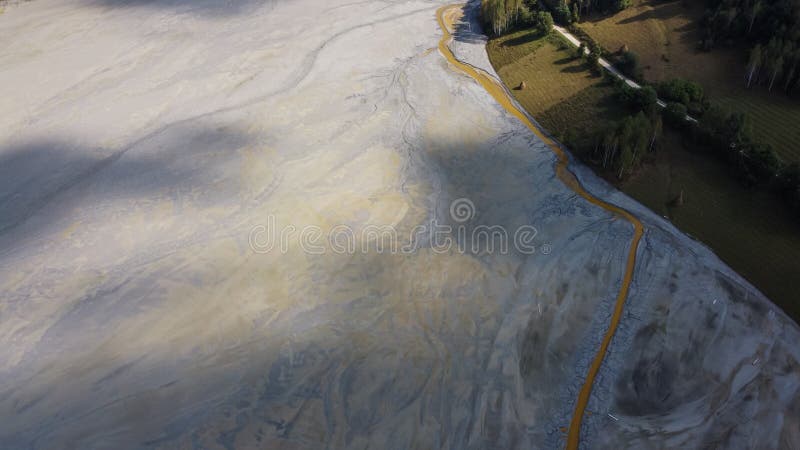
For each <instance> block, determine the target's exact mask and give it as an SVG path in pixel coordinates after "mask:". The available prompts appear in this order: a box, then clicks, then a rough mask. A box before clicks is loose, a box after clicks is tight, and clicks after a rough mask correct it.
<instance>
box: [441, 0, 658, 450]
mask: <svg viewBox="0 0 800 450" xmlns="http://www.w3.org/2000/svg"><path fill="white" fill-rule="evenodd" d="M462 7H463V5H461V4H455V5H447V6H443V7H441V8H439V9H438V10H437V11H436V18H437V20H438V21H439V26H440V27H441V28H442V39H441V40H439V51H440V52H441V53H442V55H444V57H445V58H446V59H447V61H448V62H450V64H452V65H453V66H455V67H456V68H457V69H459V70H460V71H461V72H464V73H465V74H467V75H469V76H470V77H472V78H473V79H474V80H475V81H477V82H478V83H479V84H480V85H481V86H483V88H484V89H486V91H487V92H489V94H491V96H492V97H494V99H495V100H496V101H497V102H498V103H500V104H501V105H502V106H503V107H504V108H505V109H506V110H507V111H508V112H510V113H511V114H512V115H514V117H516V118H517V119H519V120H520V121H522V123H524V124H525V125H526V126H527V127H528V128H529V129H530V130H531V131H532V132H533V133H534V134H535V135H536V136H537V137H538V138H539V139H541V140H542V141H543V142H544V143H545V144H547V145H548V146H549V147H550V148H551V149H552V150H553V152H554V153H555V154H556V157H557V162H556V175H557V176H558V178H559V179H560V180H561V181H562V182H563V183H564V184H566V185H567V187H569V188H570V189H572V190H573V191H575V193H577V194H578V195H580V196H581V197H583V198H584V199H586V201H588V202H590V203H592V204H594V205H597V206H599V207H601V208H603V209H605V210H606V211H609V212H611V213H613V214H615V215H617V216H619V217H622V218H624V219H625V220H627V221H628V222H630V223H631V225H633V230H634V232H633V239H632V240H631V245H630V249H629V250H628V259H627V263H626V266H625V274H624V276H623V278H622V285H621V286H620V290H619V293H618V294H617V299H616V302H615V304H614V313H613V315H612V316H611V321H610V323H609V325H608V329H607V330H606V333H605V335H604V336H603V341H602V343H601V344H600V348H599V349H598V351H597V354H596V355H595V357H594V359H593V360H592V363H591V365H590V366H589V370H588V373H587V374H586V380H584V383H583V386H582V387H581V390H580V392H579V393H578V399H577V401H576V402H575V410H574V412H573V414H572V420H571V422H570V424H569V430H568V432H567V449H569V450H573V449H574V450H577V448H578V444H579V443H580V432H581V422H582V421H583V415H584V412H585V411H586V405H587V404H588V403H589V396H590V395H591V393H592V386H593V385H594V380H595V378H596V377H597V373H598V372H599V371H600V366H601V365H602V364H603V359H604V358H605V356H606V353H607V352H608V347H609V346H610V344H611V339H612V338H613V337H614V333H615V332H616V331H617V327H618V326H619V322H620V320H621V318H622V310H623V308H624V307H625V300H626V299H627V298H628V291H629V290H630V287H631V280H633V272H634V268H635V266H636V249H637V248H638V247H639V241H640V240H641V238H642V235H643V234H644V225H642V222H641V221H640V220H639V219H637V218H636V216H634V215H633V214H631V213H630V212H628V211H626V210H625V209H623V208H621V207H619V206H616V205H612V204H611V203H608V202H605V201H603V200H600V199H599V198H597V197H595V196H593V195H592V194H590V193H589V192H588V191H587V190H586V189H585V188H584V187H583V185H581V183H580V181H578V179H577V178H576V177H575V175H574V174H573V173H572V172H570V171H569V156H567V154H566V152H565V151H564V150H563V149H562V148H561V147H560V146H559V145H558V144H557V143H556V142H555V141H553V140H552V139H551V138H549V137H548V136H546V135H545V134H544V133H542V131H541V130H540V129H539V128H538V127H537V126H536V125H535V124H534V123H533V121H532V120H531V119H530V118H529V117H528V116H527V114H526V113H524V112H523V111H521V110H520V109H519V108H517V106H516V105H515V104H514V102H513V101H512V100H511V96H510V95H509V93H508V90H507V89H506V88H505V87H504V86H503V85H502V84H501V83H500V82H499V81H498V80H496V79H495V78H494V77H492V76H491V75H489V74H487V73H485V72H483V71H481V70H478V69H476V68H475V67H473V66H471V65H469V64H465V63H463V62H461V61H459V60H458V59H457V58H456V57H455V55H454V54H453V52H452V51H451V50H450V47H448V44H449V43H450V40H451V39H452V34H451V33H450V26H451V25H452V23H453V21H454V19H455V18H456V14H457V13H458V12H459V11H458V8H462Z"/></svg>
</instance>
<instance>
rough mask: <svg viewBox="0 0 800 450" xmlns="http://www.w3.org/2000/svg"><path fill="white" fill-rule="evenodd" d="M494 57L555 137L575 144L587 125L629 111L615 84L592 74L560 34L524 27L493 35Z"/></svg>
mask: <svg viewBox="0 0 800 450" xmlns="http://www.w3.org/2000/svg"><path fill="white" fill-rule="evenodd" d="M487 50H488V53H489V58H490V60H491V62H492V65H493V66H494V68H495V70H496V71H497V73H498V74H499V75H500V77H501V78H502V79H503V81H504V83H505V84H506V86H510V87H512V88H513V87H516V86H519V84H520V83H521V82H522V81H525V83H526V84H527V87H526V88H525V89H523V90H512V94H513V95H514V97H515V98H516V100H517V101H518V102H519V103H520V104H521V105H522V106H523V107H524V108H525V109H526V110H527V111H528V112H529V113H530V114H531V115H533V117H534V118H535V119H536V120H537V121H538V122H539V123H540V124H541V125H542V126H543V127H544V128H545V129H547V131H548V132H550V133H551V134H552V135H553V136H555V137H556V138H558V139H559V140H561V141H562V142H565V143H574V140H577V139H580V137H581V135H586V134H587V133H586V130H590V131H592V130H595V129H598V128H600V127H604V126H605V125H606V124H608V123H610V122H611V121H615V120H618V119H620V118H621V117H622V116H623V115H624V114H625V111H624V109H623V108H621V107H620V106H619V105H618V104H617V102H616V100H615V99H614V89H613V87H612V86H610V85H609V84H607V83H606V82H605V81H604V80H603V78H602V77H600V76H597V75H594V74H592V73H590V71H589V70H588V67H587V66H586V63H585V62H584V61H583V60H581V59H577V58H575V57H574V52H573V51H572V49H571V48H570V47H568V46H567V44H565V43H564V42H563V41H561V40H559V39H558V38H556V37H552V36H551V37H548V38H542V37H541V36H538V35H537V34H536V33H534V32H531V31H522V32H517V33H512V34H509V35H506V36H502V37H500V38H497V39H493V40H491V41H490V42H489V45H488V49H487Z"/></svg>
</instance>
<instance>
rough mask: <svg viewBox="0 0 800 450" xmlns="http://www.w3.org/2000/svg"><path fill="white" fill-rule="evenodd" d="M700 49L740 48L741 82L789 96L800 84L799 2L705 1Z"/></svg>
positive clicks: (785, 0)
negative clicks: (744, 53) (743, 59)
mask: <svg viewBox="0 0 800 450" xmlns="http://www.w3.org/2000/svg"><path fill="white" fill-rule="evenodd" d="M701 26H702V30H703V38H702V42H701V46H702V47H703V49H705V50H711V49H713V48H714V47H717V46H730V45H737V44H738V45H744V46H745V47H746V48H747V49H749V58H748V61H747V65H746V67H745V69H744V77H743V78H744V82H745V83H746V85H747V86H748V87H750V86H752V85H754V84H760V85H763V86H765V87H766V88H767V89H768V90H770V91H772V90H773V89H780V90H782V91H784V92H786V93H793V92H795V91H796V89H797V85H798V81H800V1H798V0H706V12H705V15H704V17H703V20H702V23H701Z"/></svg>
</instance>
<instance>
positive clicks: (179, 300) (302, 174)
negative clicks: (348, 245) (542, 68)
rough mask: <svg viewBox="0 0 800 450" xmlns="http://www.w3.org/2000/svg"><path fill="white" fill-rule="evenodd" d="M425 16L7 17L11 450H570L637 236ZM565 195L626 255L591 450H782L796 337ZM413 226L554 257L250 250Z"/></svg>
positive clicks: (708, 260)
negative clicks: (500, 239) (341, 231)
mask: <svg viewBox="0 0 800 450" xmlns="http://www.w3.org/2000/svg"><path fill="white" fill-rule="evenodd" d="M443 4H444V2H438V1H388V0H387V1H352V0H350V1H321V0H295V1H289V0H284V1H266V0H238V1H236V0H232V1H227V2H217V1H211V0H198V1H189V0H165V1H156V0H150V1H145V0H128V1H123V0H59V1H56V0H35V1H31V2H18V3H14V2H12V3H9V4H7V6H6V8H5V10H4V12H3V14H1V15H0V36H3V39H2V40H0V90H1V91H0V448H3V449H6V448H8V449H29V448H31V449H61V448H75V449H105V448H120V449H128V448H130V449H139V448H164V449H173V448H198V449H200V448H243V449H250V448H270V449H276V448H286V449H306V448H308V449H316V448H367V447H378V448H391V449H401V448H452V449H470V448H475V449H478V448H561V447H563V445H564V437H565V436H564V434H563V433H562V432H561V431H560V428H561V427H564V426H567V425H568V424H569V421H570V418H571V414H572V409H573V407H574V403H575V399H576V397H577V391H578V389H579V388H580V386H581V383H582V381H583V379H584V376H585V374H586V369H587V366H588V364H589V361H590V360H591V358H592V357H593V356H594V354H595V352H596V351H597V348H598V346H599V343H600V339H601V337H602V335H603V333H604V331H605V329H606V327H607V326H608V319H609V316H610V313H611V309H612V307H613V303H614V299H615V296H616V293H617V291H618V289H619V283H620V277H621V276H622V273H623V269H624V265H625V257H626V252H627V248H628V244H629V242H630V238H631V234H632V229H631V227H630V225H629V224H628V223H626V222H625V221H623V220H620V219H618V218H615V217H613V216H611V215H609V214H608V213H606V212H604V211H603V210H602V209H600V208H597V207H595V206H593V205H591V204H589V203H587V202H586V201H584V200H583V199H581V198H580V197H578V196H576V195H575V194H574V193H573V192H572V191H571V190H569V189H568V188H567V187H566V186H564V185H563V184H562V183H561V182H560V181H559V180H558V179H557V178H556V177H555V174H554V171H553V165H554V155H553V153H552V152H551V150H550V149H549V148H548V147H547V146H546V145H544V143H542V142H541V141H540V140H539V139H538V138H537V137H536V136H534V135H533V134H532V133H530V131H529V130H527V129H526V128H525V127H524V126H523V125H522V124H521V123H519V122H518V121H516V120H515V119H513V118H512V117H511V116H510V115H509V114H508V113H507V112H506V111H505V110H503V109H502V108H501V107H500V105H498V104H496V103H495V102H494V101H493V100H492V98H491V97H490V96H489V95H488V94H487V93H486V92H484V91H483V90H482V89H481V87H480V86H479V85H478V84H476V83H475V82H474V81H473V80H471V79H470V78H468V77H466V76H464V75H462V74H460V73H458V72H456V71H454V70H452V68H451V67H449V66H448V64H447V63H446V62H445V60H444V59H443V57H442V56H441V55H440V54H439V53H438V51H436V46H437V43H438V40H439V38H440V36H441V31H440V30H439V27H438V24H437V22H436V17H435V12H436V9H437V8H438V7H439V6H441V5H443ZM475 6H476V4H475V3H474V2H472V3H471V4H470V6H469V7H467V8H466V11H465V12H466V18H467V20H471V21H472V23H471V24H470V23H469V22H464V23H461V24H459V26H457V27H456V30H455V41H454V42H453V44H452V48H453V50H454V52H455V54H456V56H458V57H459V58H460V59H462V60H464V61H467V62H469V63H471V64H473V65H475V66H477V67H480V68H483V69H485V70H487V71H489V72H490V73H492V71H491V67H490V66H489V63H488V60H487V58H486V54H485V51H484V44H485V38H484V37H483V36H482V35H481V34H480V30H479V27H478V26H477V25H476V24H475V22H474V15H475ZM573 170H574V171H575V172H576V173H577V175H578V176H579V178H580V179H581V181H582V182H583V184H584V185H586V186H587V188H588V189H589V190H590V191H591V192H592V193H593V194H594V195H596V196H598V197H600V198H602V199H604V200H606V201H609V202H612V203H614V204H617V205H620V206H622V207H624V208H626V209H628V210H629V211H631V212H633V213H635V214H636V215H637V216H638V217H639V218H640V219H641V220H642V221H643V222H644V223H645V225H646V227H647V232H646V234H645V237H644V239H643V240H642V243H641V245H640V248H639V254H638V259H637V261H638V263H637V267H636V274H635V277H634V283H633V285H632V288H631V292H630V296H629V298H628V301H627V303H626V309H625V313H624V317H623V319H622V323H621V325H620V328H619V330H618V332H617V334H616V337H615V338H614V341H613V342H612V345H611V348H610V353H609V355H608V356H607V358H606V361H605V363H604V365H603V367H602V369H601V371H600V374H599V376H598V378H597V382H596V384H595V386H594V390H593V394H592V397H591V400H590V402H589V411H590V412H591V414H590V415H587V416H586V417H585V419H584V428H583V433H582V446H583V447H585V448H609V449H611V448H613V449H616V448H654V449H655V448H664V447H671V448H753V449H769V448H787V449H791V448H800V391H799V390H798V389H800V347H799V346H798V342H800V330H798V327H797V325H796V324H795V323H793V322H792V321H791V320H790V319H788V318H787V317H786V316H785V315H784V314H783V313H782V312H781V311H780V310H779V309H778V308H776V307H775V306H774V305H772V304H771V303H770V302H769V301H768V300H767V299H765V298H764V297H763V296H762V295H761V294H760V293H759V292H758V291H757V290H755V289H754V288H753V287H752V286H750V285H749V284H748V283H747V282H745V281H744V280H742V279H741V278H740V277H738V276H737V275H736V274H735V273H733V272H732V271H731V270H730V269H729V268H727V267H726V266H725V265H724V264H723V263H721V262H720V261H719V259H718V258H717V257H715V256H714V255H713V253H711V252H710V251H709V250H708V249H707V248H705V247H704V246H702V245H701V244H699V243H697V242H694V241H693V240H691V239H689V238H688V237H686V236H685V235H683V234H681V233H680V232H679V231H678V230H676V229H674V228H673V227H672V226H671V225H670V224H668V223H667V222H665V221H663V220H662V219H660V218H659V217H658V216H656V215H654V214H652V213H651V212H649V211H648V210H646V209H645V208H644V207H642V206H640V205H638V204H637V203H635V202H634V201H632V200H631V199H629V198H628V197H626V196H624V195H623V194H621V193H619V192H617V191H615V190H614V189H613V188H612V187H610V186H608V185H607V184H605V183H603V182H602V181H601V180H599V179H597V178H596V177H595V176H594V175H592V173H591V172H590V171H589V170H588V169H586V168H584V167H581V166H579V165H573ZM457 199H469V200H470V201H471V202H472V204H473V205H474V207H475V209H474V215H471V217H470V220H469V221H466V222H459V221H457V220H454V217H453V216H452V215H451V213H450V206H451V204H452V202H453V201H455V200H457ZM433 221H436V222H437V223H440V224H444V225H450V226H453V227H458V226H460V225H463V226H465V227H467V228H468V229H470V230H474V229H475V228H477V227H479V226H481V225H485V226H501V227H504V228H505V229H506V230H515V229H518V228H519V227H521V226H534V227H536V229H537V230H538V233H537V235H536V244H537V246H538V248H539V249H544V248H547V249H548V251H546V252H545V251H541V250H540V251H537V252H534V253H533V254H527V253H523V252H519V251H509V252H508V253H502V252H499V251H493V252H490V251H476V252H472V251H460V249H459V248H458V247H454V248H451V249H450V250H448V251H445V252H442V251H439V249H437V248H433V247H432V246H431V245H430V243H429V242H426V241H424V240H422V241H421V242H420V245H419V248H417V249H416V251H414V252H410V253H403V252H395V253H392V252H390V251H386V249H385V248H384V249H383V250H381V249H380V248H379V247H378V246H376V245H375V244H376V242H367V241H364V242H357V244H358V247H359V248H361V247H362V246H363V247H365V248H366V251H357V252H345V253H341V252H334V251H325V252H321V253H322V254H314V253H315V252H309V251H308V248H305V249H304V248H303V247H302V245H301V244H302V242H300V241H299V239H297V238H296V235H294V236H295V237H294V238H292V239H289V240H288V241H287V243H286V246H285V247H286V248H284V249H281V248H280V246H278V247H277V248H273V249H272V250H271V251H268V252H263V251H254V249H253V248H252V247H253V245H252V236H253V230H257V229H260V228H258V227H259V226H271V227H273V228H276V227H286V226H293V227H295V229H297V230H300V229H302V228H303V227H306V226H314V227H318V229H319V230H320V231H321V232H322V233H329V232H331V231H332V230H335V229H337V227H339V226H341V225H346V226H348V227H350V228H351V229H353V230H364V229H366V228H368V227H394V229H395V230H396V232H397V235H398V236H411V235H413V232H414V230H415V229H416V227H417V226H419V225H423V224H429V223H431V222H433ZM356 235H357V236H358V235H359V234H358V233H356ZM329 250H330V249H329Z"/></svg>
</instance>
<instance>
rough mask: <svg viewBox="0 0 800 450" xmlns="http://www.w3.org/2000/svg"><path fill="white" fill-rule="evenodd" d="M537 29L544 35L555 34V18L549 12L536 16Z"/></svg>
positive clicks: (539, 13) (540, 12)
mask: <svg viewBox="0 0 800 450" xmlns="http://www.w3.org/2000/svg"><path fill="white" fill-rule="evenodd" d="M536 28H537V29H538V30H539V31H540V32H542V33H543V34H550V33H552V32H553V16H552V15H551V14H550V13H549V12H547V11H539V12H538V13H537V14H536Z"/></svg>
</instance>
